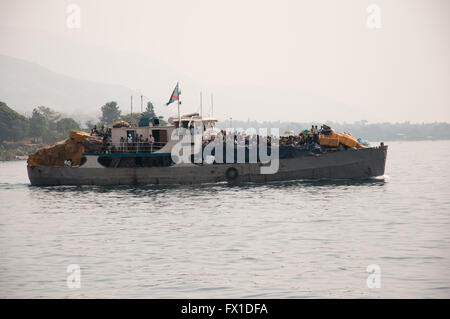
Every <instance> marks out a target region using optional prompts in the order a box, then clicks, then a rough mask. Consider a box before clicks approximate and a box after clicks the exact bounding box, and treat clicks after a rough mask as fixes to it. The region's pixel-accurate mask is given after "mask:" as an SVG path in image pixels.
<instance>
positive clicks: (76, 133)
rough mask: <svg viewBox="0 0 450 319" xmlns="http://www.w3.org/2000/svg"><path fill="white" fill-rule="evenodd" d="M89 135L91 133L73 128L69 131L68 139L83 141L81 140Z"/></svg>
mask: <svg viewBox="0 0 450 319" xmlns="http://www.w3.org/2000/svg"><path fill="white" fill-rule="evenodd" d="M90 136H91V134H89V133H86V132H80V131H74V130H72V131H70V133H69V137H70V139H72V140H74V141H75V142H78V143H83V141H84V140H85V139H87V138H88V137H90Z"/></svg>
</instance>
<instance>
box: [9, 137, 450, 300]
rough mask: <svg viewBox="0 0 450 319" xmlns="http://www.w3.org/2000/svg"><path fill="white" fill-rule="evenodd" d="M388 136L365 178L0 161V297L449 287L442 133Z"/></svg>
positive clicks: (365, 292)
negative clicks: (215, 178)
mask: <svg viewBox="0 0 450 319" xmlns="http://www.w3.org/2000/svg"><path fill="white" fill-rule="evenodd" d="M388 144H389V146H390V149H389V152H388V159H387V170H386V176H385V177H384V178H382V179H374V180H370V181H365V182H351V181H346V182H305V181H303V182H302V181H296V182H284V183H273V184H266V185H241V186H230V185H226V184H218V185H204V186H172V187H161V186H158V187H156V186H147V187H92V186H86V187H33V186H30V185H29V182H28V178H27V175H26V162H24V161H16V162H0V203H1V204H0V297H2V298H13V297H18V298H25V297H32V298H49V297H50V298H80V297H104V298H115V297H134V298H145V297H149V298H160V297H180V298H188V297H189V298H216V297H225V298H227V297H236V298H240V297H244V298H246V297H249V298H250V297H255V298H272V297H273V298H279V297H282V298H284V297H287V298H305V297H306V298H317V297H327V298H328V297H331V298H334V297H338V298H341V297H349V298H355V297H364V298H381V297H384V298H392V297H413V298H416V297H432V298H436V297H450V235H449V231H450V167H449V163H450V141H435V142H392V143H388ZM70 264H78V265H79V266H80V267H81V288H80V289H69V288H68V287H67V283H66V278H67V276H68V275H69V274H68V273H67V266H68V265H70ZM371 264H377V265H379V266H380V269H381V287H380V288H378V289H377V288H374V289H370V288H368V287H367V284H366V279H367V277H368V275H369V273H367V272H366V268H367V266H368V265H371Z"/></svg>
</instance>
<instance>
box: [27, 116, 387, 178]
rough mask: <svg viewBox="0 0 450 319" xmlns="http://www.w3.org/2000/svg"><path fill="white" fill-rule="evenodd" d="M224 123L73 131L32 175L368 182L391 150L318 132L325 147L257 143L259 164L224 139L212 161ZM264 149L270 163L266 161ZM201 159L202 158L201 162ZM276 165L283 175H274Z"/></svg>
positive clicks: (192, 120) (183, 120) (35, 163)
mask: <svg viewBox="0 0 450 319" xmlns="http://www.w3.org/2000/svg"><path fill="white" fill-rule="evenodd" d="M216 122H217V120H216V119H215V118H213V117H206V116H201V115H199V114H197V113H193V114H187V115H183V116H178V117H174V118H169V123H168V125H160V124H159V121H158V119H157V118H153V119H151V120H150V121H149V123H148V125H145V126H130V125H123V126H119V127H113V128H112V129H111V131H110V136H108V138H107V142H101V141H99V140H98V138H95V137H91V136H90V135H89V134H87V133H80V132H75V131H73V132H71V134H70V139H68V140H66V141H63V142H60V143H59V144H58V143H56V144H55V145H51V146H48V147H47V148H44V149H41V150H39V151H37V152H36V153H35V154H32V155H30V156H29V159H28V167H27V170H28V176H29V179H30V182H31V184H32V185H144V184H199V183H218V182H232V183H242V182H255V183H264V182H271V181H285V180H297V179H367V178H372V177H376V176H382V175H384V171H385V163H386V156H387V148H388V147H387V145H384V144H383V143H381V144H380V145H379V146H376V147H363V146H362V145H361V144H359V143H358V142H356V140H355V139H353V138H352V137H351V136H350V135H349V134H340V135H337V134H335V133H332V134H331V135H323V134H320V135H319V134H318V133H317V132H316V135H317V136H316V138H317V137H318V138H320V139H321V143H317V141H316V142H315V143H311V144H310V143H307V144H303V145H302V146H293V145H288V146H281V145H278V143H277V142H276V141H275V138H274V140H270V139H267V140H269V144H268V145H266V144H262V145H263V146H260V144H258V143H257V145H256V154H257V156H256V157H253V160H251V159H250V158H251V157H252V156H251V152H252V146H250V145H248V144H245V143H244V144H239V143H233V144H234V146H232V147H231V149H226V147H225V144H226V143H225V142H224V143H223V152H222V149H221V148H217V144H216V149H215V150H216V153H215V152H214V151H213V152H212V153H211V155H209V156H204V151H205V147H208V146H205V141H211V140H214V139H215V137H217V136H218V135H221V134H222V133H221V132H218V130H217V129H216V128H215V125H216ZM197 130H199V131H201V138H202V145H201V147H200V150H198V149H197V152H196V151H195V145H194V144H195V143H194V137H193V136H194V135H195V134H191V133H195V132H196V131H197ZM222 132H223V131H222ZM224 133H225V134H226V132H224ZM186 136H187V137H188V139H187V141H188V142H187V143H186V142H185V141H186V140H184V138H185V137H186ZM190 136H191V137H190ZM141 137H142V139H141ZM189 138H191V139H189ZM259 138H261V137H259V136H258V137H257V139H259ZM264 139H266V137H264ZM183 141H184V142H183ZM216 141H217V140H216ZM321 144H322V145H321ZM219 145H220V144H219ZM311 145H314V148H311V147H310V146H311ZM177 147H178V148H179V147H184V149H189V148H190V149H191V150H192V157H191V161H188V162H186V161H184V162H180V161H179V158H177V156H174V150H175V148H177ZM275 147H276V148H275ZM262 148H263V150H264V151H267V155H268V158H270V161H267V160H264V159H263V158H261V156H260V154H261V152H260V151H261V149H262ZM56 149H59V151H58V150H56ZM217 150H220V152H217ZM227 150H228V151H227ZM253 150H254V149H253ZM274 150H276V156H274V155H275V154H274V153H273V152H274ZM241 151H242V152H241ZM271 152H272V153H271ZM263 153H264V152H263ZM196 154H200V156H199V157H197V160H193V159H194V157H196ZM239 154H244V155H243V157H242V156H239ZM271 156H272V157H271ZM222 159H223V160H222ZM239 159H241V160H239ZM275 161H276V164H277V167H276V170H272V171H270V170H269V167H270V166H271V165H273V164H274V162H275ZM265 168H266V171H264V169H265Z"/></svg>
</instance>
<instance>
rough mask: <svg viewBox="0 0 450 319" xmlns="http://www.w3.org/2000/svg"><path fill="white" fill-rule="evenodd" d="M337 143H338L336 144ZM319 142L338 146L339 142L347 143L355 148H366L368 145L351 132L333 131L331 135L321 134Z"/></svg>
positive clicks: (346, 144)
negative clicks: (359, 140) (360, 141)
mask: <svg viewBox="0 0 450 319" xmlns="http://www.w3.org/2000/svg"><path fill="white" fill-rule="evenodd" d="M336 143H337V145H336ZM319 144H320V145H323V146H330V147H337V146H339V144H342V145H345V146H347V147H350V148H353V147H356V148H366V147H367V146H365V145H363V144H361V143H359V142H358V141H357V140H356V138H354V137H353V136H352V135H351V134H349V133H346V132H344V133H336V132H334V131H333V132H332V133H331V134H330V135H319Z"/></svg>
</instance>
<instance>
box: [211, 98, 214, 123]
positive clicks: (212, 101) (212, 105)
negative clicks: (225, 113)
mask: <svg viewBox="0 0 450 319" xmlns="http://www.w3.org/2000/svg"><path fill="white" fill-rule="evenodd" d="M211 117H214V96H213V94H212V93H211Z"/></svg>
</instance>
